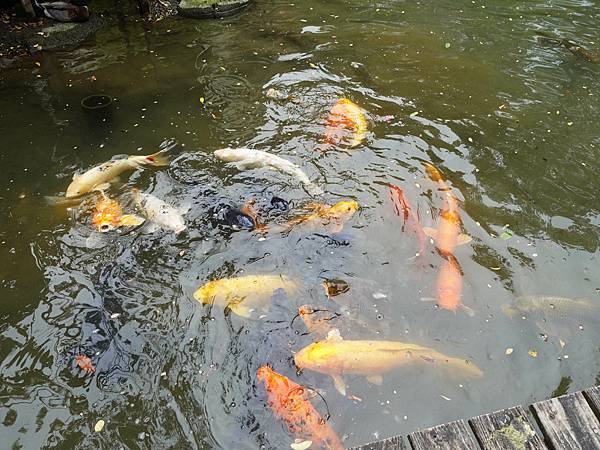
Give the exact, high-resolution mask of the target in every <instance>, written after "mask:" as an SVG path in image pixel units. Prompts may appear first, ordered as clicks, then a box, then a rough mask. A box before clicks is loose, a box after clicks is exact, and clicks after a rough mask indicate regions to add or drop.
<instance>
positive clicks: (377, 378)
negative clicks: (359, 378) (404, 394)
mask: <svg viewBox="0 0 600 450" xmlns="http://www.w3.org/2000/svg"><path fill="white" fill-rule="evenodd" d="M367 381H368V382H369V383H373V384H375V385H377V386H381V384H382V383H383V377H382V376H381V375H379V374H375V375H369V376H368V377H367Z"/></svg>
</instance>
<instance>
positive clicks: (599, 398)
mask: <svg viewBox="0 0 600 450" xmlns="http://www.w3.org/2000/svg"><path fill="white" fill-rule="evenodd" d="M583 395H584V396H585V398H586V399H587V401H588V403H589V404H590V406H591V407H592V410H593V411H594V412H595V413H596V417H599V418H600V386H596V387H593V388H590V389H586V390H585V391H583Z"/></svg>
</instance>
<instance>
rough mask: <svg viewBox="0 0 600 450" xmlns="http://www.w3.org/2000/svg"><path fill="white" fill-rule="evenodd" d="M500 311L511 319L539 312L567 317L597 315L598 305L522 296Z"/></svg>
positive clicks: (576, 299) (562, 299) (585, 301)
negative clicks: (518, 315)
mask: <svg viewBox="0 0 600 450" xmlns="http://www.w3.org/2000/svg"><path fill="white" fill-rule="evenodd" d="M502 311H503V312H504V314H506V315H507V316H508V317H510V318H512V317H513V316H514V315H515V314H524V313H532V312H541V313H544V314H545V315H553V314H554V315H559V316H569V315H573V314H586V315H588V314H589V315H591V314H594V313H595V314H598V313H600V305H599V304H594V303H592V302H590V301H589V300H586V299H580V298H566V297H554V296H546V295H524V296H521V297H517V298H515V299H514V301H513V303H512V304H510V305H503V306H502Z"/></svg>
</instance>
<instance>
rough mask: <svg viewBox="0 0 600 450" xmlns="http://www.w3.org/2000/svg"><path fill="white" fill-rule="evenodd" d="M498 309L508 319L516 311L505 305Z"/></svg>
mask: <svg viewBox="0 0 600 450" xmlns="http://www.w3.org/2000/svg"><path fill="white" fill-rule="evenodd" d="M500 309H501V310H502V312H503V313H504V314H505V315H506V316H507V317H508V318H509V319H512V318H513V317H514V316H515V314H516V313H517V310H516V309H515V308H513V307H512V306H510V305H507V304H504V305H502V306H500Z"/></svg>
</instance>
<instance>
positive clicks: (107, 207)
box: [92, 192, 144, 233]
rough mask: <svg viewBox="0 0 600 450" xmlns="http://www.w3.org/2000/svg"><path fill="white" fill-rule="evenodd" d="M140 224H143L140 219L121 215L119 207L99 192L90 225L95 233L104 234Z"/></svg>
mask: <svg viewBox="0 0 600 450" xmlns="http://www.w3.org/2000/svg"><path fill="white" fill-rule="evenodd" d="M142 223H144V219H143V218H142V217H138V216H135V215H132V214H123V209H122V208H121V205H120V204H119V203H118V202H117V201H116V200H113V199H111V198H108V197H107V196H106V195H105V194H104V193H103V192H101V197H100V200H99V201H98V202H97V203H96V208H95V209H94V213H93V215H92V225H93V226H94V228H95V229H96V230H97V231H99V232H101V233H106V232H108V231H112V230H115V229H117V228H120V227H122V226H137V225H141V224H142Z"/></svg>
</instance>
